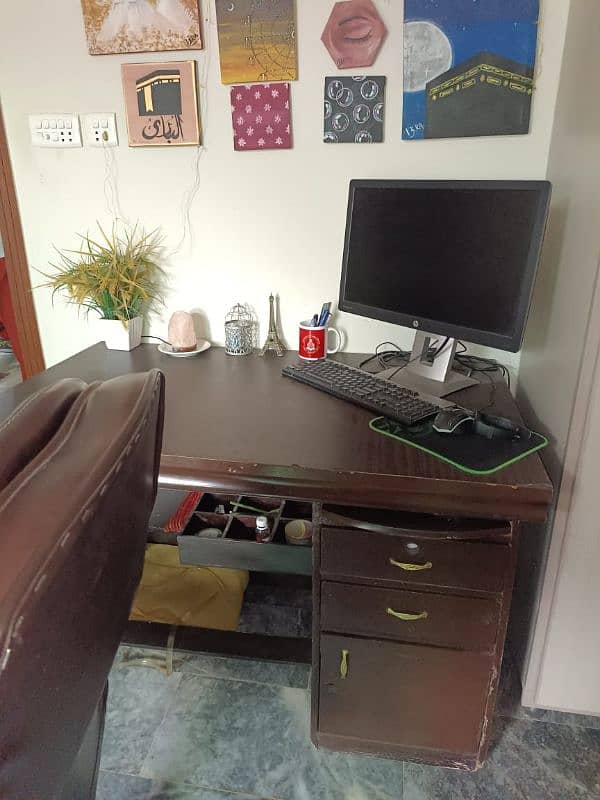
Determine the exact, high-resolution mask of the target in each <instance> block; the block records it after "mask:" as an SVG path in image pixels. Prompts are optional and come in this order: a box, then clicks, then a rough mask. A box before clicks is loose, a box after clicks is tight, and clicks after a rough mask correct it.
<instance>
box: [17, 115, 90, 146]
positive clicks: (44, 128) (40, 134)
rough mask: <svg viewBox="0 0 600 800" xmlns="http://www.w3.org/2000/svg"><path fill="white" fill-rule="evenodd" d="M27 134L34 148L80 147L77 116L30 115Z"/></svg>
mask: <svg viewBox="0 0 600 800" xmlns="http://www.w3.org/2000/svg"><path fill="white" fill-rule="evenodd" d="M29 132H30V134H31V143H32V144H33V145H34V147H60V148H65V147H82V144H81V131H80V129H79V117H78V116H77V114H54V113H49V114H30V115H29Z"/></svg>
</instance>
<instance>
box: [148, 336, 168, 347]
mask: <svg viewBox="0 0 600 800" xmlns="http://www.w3.org/2000/svg"><path fill="white" fill-rule="evenodd" d="M142 339H158V341H159V342H162V343H163V344H168V345H169V347H171V342H167V340H166V339H161V338H160V336H150V334H144V335H143V336H142Z"/></svg>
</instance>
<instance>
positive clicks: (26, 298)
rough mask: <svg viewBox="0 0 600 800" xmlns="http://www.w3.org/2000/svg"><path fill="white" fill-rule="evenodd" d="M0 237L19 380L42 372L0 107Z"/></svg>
mask: <svg viewBox="0 0 600 800" xmlns="http://www.w3.org/2000/svg"><path fill="white" fill-rule="evenodd" d="M0 234H1V236H2V243H3V246H4V253H5V256H6V264H7V270H6V272H7V276H8V286H9V289H10V297H11V301H12V305H13V310H14V314H15V322H16V325H17V336H18V337H19V344H20V346H21V352H22V353H23V364H22V365H21V372H22V374H23V379H25V378H31V376H32V375H35V374H36V373H38V372H42V370H44V369H45V363H44V356H43V353H42V344H41V341H40V334H39V329H38V324H37V317H36V313H35V306H34V303H33V295H32V291H31V281H30V277H29V264H28V262H27V253H26V251H25V241H24V239H23V230H22V228H21V217H20V214H19V206H18V202H17V195H16V191H15V183H14V177H13V171H12V166H11V161H10V154H9V151H8V141H7V138H6V130H5V127H4V120H3V117H2V109H1V107H0Z"/></svg>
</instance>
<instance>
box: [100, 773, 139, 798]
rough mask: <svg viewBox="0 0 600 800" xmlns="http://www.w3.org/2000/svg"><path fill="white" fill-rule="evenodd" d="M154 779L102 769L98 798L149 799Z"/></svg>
mask: <svg viewBox="0 0 600 800" xmlns="http://www.w3.org/2000/svg"><path fill="white" fill-rule="evenodd" d="M151 787H152V781H149V780H148V779H147V778H140V777H139V776H134V775H121V774H119V773H116V772H106V771H105V770H100V775H99V776H98V790H97V792H96V800H147V798H148V794H149V792H150V789H151Z"/></svg>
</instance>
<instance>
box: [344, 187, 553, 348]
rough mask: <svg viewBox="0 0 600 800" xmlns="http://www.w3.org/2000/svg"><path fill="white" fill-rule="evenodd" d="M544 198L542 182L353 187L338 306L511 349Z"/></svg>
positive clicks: (526, 295)
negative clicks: (470, 333) (470, 332)
mask: <svg viewBox="0 0 600 800" xmlns="http://www.w3.org/2000/svg"><path fill="white" fill-rule="evenodd" d="M548 195H549V184H547V183H544V182H535V183H534V182H529V183H521V184H520V185H519V184H516V183H513V184H512V185H511V186H509V185H507V184H503V185H498V184H497V185H494V182H489V183H487V184H482V185H480V186H478V185H477V184H475V183H474V182H469V184H468V185H463V186H461V185H460V184H459V183H454V184H449V183H448V184H444V183H443V182H438V183H437V185H433V184H430V183H420V182H419V183H412V184H411V183H410V182H405V183H404V184H401V183H400V182H399V183H398V185H394V182H389V183H388V185H385V183H384V184H383V185H382V183H381V182H380V183H379V185H376V184H375V182H373V185H370V182H368V181H364V182H363V181H355V182H353V185H352V187H351V197H350V205H349V213H348V227H347V231H346V248H345V255H344V274H343V276H342V297H341V300H340V308H342V309H343V310H351V311H352V310H354V311H356V312H357V313H362V314H364V315H366V316H374V317H376V318H379V319H387V320H389V321H391V322H399V323H401V324H405V325H410V324H415V323H414V321H416V322H417V323H418V325H419V326H420V327H421V328H422V329H424V330H428V331H430V332H431V333H447V334H448V335H452V336H455V335H457V334H462V335H463V336H464V337H465V338H469V331H472V332H473V334H472V335H471V338H470V341H476V342H477V341H479V342H481V343H483V344H492V345H496V346H504V347H505V348H506V349H517V348H518V346H519V343H520V339H521V336H522V328H523V326H524V322H525V317H526V313H527V308H528V305H529V299H530V294H531V289H532V285H533V279H534V275H535V268H536V265H537V260H538V256H539V248H540V245H541V238H542V235H543V229H544V222H545V217H546V210H547V202H548ZM352 306H354V308H352ZM428 323H430V324H429V325H428ZM455 329H456V330H455Z"/></svg>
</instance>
